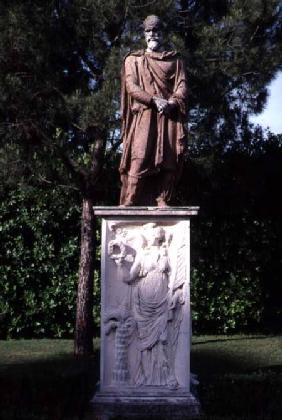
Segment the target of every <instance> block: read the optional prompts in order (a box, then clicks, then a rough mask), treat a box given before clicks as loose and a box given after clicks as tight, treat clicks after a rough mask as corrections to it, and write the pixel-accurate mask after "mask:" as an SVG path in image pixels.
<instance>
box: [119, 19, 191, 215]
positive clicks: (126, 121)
mask: <svg viewBox="0 0 282 420" xmlns="http://www.w3.org/2000/svg"><path fill="white" fill-rule="evenodd" d="M143 26H144V34H145V40H146V43H147V48H146V50H145V51H144V50H140V51H135V52H132V53H130V54H129V55H127V57H126V58H125V60H124V65H123V69H122V98H121V118H122V139H123V154H122V159H121V164H120V174H121V181H122V189H121V196H120V204H121V205H124V206H138V205H158V206H159V207H163V206H167V205H168V203H169V200H170V199H171V195H172V192H173V188H174V185H175V183H176V181H177V179H178V177H179V175H180V172H181V166H182V159H183V152H184V146H185V138H186V129H185V119H186V101H187V80H186V73H185V65H184V63H183V60H182V59H181V58H180V56H179V54H178V53H177V52H175V51H165V50H164V49H163V45H162V43H163V40H162V31H161V29H162V25H161V21H160V19H159V18H158V17H157V16H154V15H152V16H148V17H147V18H146V19H145V21H144V23H143Z"/></svg>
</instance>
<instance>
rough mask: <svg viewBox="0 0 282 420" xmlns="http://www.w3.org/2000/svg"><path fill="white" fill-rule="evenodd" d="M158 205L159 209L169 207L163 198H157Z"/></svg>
mask: <svg viewBox="0 0 282 420" xmlns="http://www.w3.org/2000/svg"><path fill="white" fill-rule="evenodd" d="M157 204H158V207H169V205H168V204H167V202H166V201H165V199H164V198H163V197H159V198H157Z"/></svg>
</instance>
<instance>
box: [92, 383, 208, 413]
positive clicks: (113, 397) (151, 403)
mask: <svg viewBox="0 0 282 420" xmlns="http://www.w3.org/2000/svg"><path fill="white" fill-rule="evenodd" d="M161 394H162V393H161V392H158V391H157V390H155V391H154V392H152V390H150V391H148V394H147V395H146V394H144V395H141V394H138V395H134V393H132V394H131V395H121V394H120V395H118V394H117V392H116V391H114V392H113V393H112V394H110V393H109V392H107V393H103V392H97V394H95V396H94V398H93V399H92V401H91V405H92V408H93V412H94V413H95V417H96V419H97V420H98V419H101V420H102V419H103V420H107V419H114V418H115V417H119V418H122V419H123V420H125V419H127V418H128V419H130V418H132V417H133V418H136V419H138V418H139V419H140V420H141V419H146V418H150V419H158V420H159V419H162V420H171V419H181V420H184V419H193V418H194V419H196V418H198V417H199V416H200V415H201V407H200V403H199V400H198V399H197V398H196V397H195V396H193V395H192V394H191V393H183V392H182V393H181V392H179V393H175V395H174V396H173V397H172V396H171V395H170V396H168V395H166V396H165V395H161ZM95 417H94V418H95ZM89 420H90V419H89Z"/></svg>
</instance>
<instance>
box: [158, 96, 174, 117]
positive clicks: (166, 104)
mask: <svg viewBox="0 0 282 420" xmlns="http://www.w3.org/2000/svg"><path fill="white" fill-rule="evenodd" d="M153 102H154V104H155V106H156V108H157V110H158V112H159V113H160V114H168V113H169V112H170V111H171V110H172V109H173V108H174V107H175V105H176V104H175V102H174V101H172V100H168V101H167V100H166V99H163V98H158V97H156V96H154V97H153Z"/></svg>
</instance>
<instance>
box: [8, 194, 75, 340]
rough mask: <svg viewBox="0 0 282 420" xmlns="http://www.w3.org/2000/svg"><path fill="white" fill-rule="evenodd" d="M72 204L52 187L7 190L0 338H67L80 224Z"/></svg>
mask: <svg viewBox="0 0 282 420" xmlns="http://www.w3.org/2000/svg"><path fill="white" fill-rule="evenodd" d="M74 203H75V200H74V196H71V194H69V193H68V194H67V193H65V192H62V191H61V190H59V189H55V188H50V189H45V190H43V189H39V188H31V187H30V188H26V189H18V190H13V191H10V192H9V193H8V194H6V196H5V198H4V199H2V202H1V204H0V230H1V244H2V248H3V253H2V257H1V267H0V276H1V283H0V313H1V318H0V325H1V330H0V334H1V336H2V337H3V336H4V337H5V336H8V337H31V336H33V337H42V336H54V337H61V336H66V335H69V334H72V332H73V327H74V319H75V294H76V282H77V274H76V273H77V267H78V249H79V244H78V234H79V219H80V213H79V208H78V206H77V205H76V204H74Z"/></svg>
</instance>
